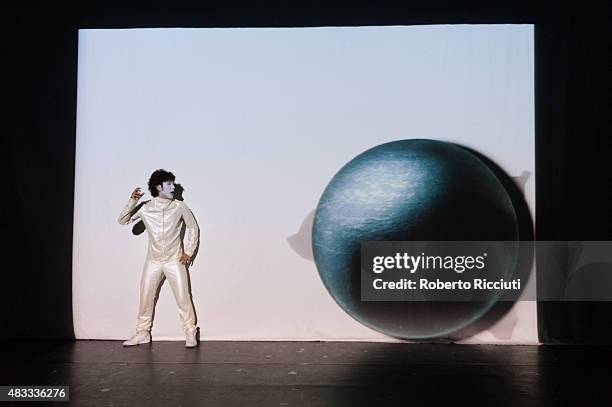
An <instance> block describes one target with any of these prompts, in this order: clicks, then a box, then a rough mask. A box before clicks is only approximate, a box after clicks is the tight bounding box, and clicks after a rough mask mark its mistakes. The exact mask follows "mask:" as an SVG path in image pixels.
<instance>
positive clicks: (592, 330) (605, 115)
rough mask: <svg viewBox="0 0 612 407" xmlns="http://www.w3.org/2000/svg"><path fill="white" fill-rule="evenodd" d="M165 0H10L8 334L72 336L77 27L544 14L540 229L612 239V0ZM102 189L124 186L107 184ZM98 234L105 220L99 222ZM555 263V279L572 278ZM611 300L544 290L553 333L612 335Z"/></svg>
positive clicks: (541, 233)
mask: <svg viewBox="0 0 612 407" xmlns="http://www.w3.org/2000/svg"><path fill="white" fill-rule="evenodd" d="M404 3H409V4H399V3H389V2H384V3H383V2H360V1H351V2H348V1H347V2H327V1H310V2H304V1H302V2H299V3H293V2H284V1H283V2H281V1H276V2H261V3H259V4H257V5H255V4H253V3H238V2H204V3H200V4H201V5H200V8H199V9H197V10H179V9H177V8H175V9H168V8H165V3H162V2H159V1H152V2H148V3H147V4H146V7H143V6H136V5H133V4H132V3H129V4H127V5H126V4H124V5H122V6H115V7H113V6H112V5H111V4H109V3H106V4H105V8H103V9H102V8H98V9H83V8H81V9H60V8H29V9H25V8H13V9H3V17H4V18H3V25H2V44H3V46H2V53H3V62H2V65H3V68H4V69H3V71H4V75H3V78H4V81H3V82H4V83H3V86H2V87H3V98H2V106H3V108H2V124H1V126H2V128H1V131H2V141H1V143H2V144H1V147H2V153H3V157H4V160H3V162H4V163H6V170H5V171H3V173H4V174H5V177H4V179H3V181H2V186H3V187H2V188H1V189H0V190H2V191H4V197H3V199H2V202H3V203H2V208H3V210H2V214H1V220H0V226H1V229H2V232H1V233H2V237H3V241H4V242H5V243H4V247H5V251H4V253H5V256H4V264H3V266H4V267H3V275H4V278H3V283H2V285H1V287H2V288H1V289H2V295H1V296H0V297H1V298H2V303H1V305H2V311H1V312H0V339H3V340H6V339H47V338H72V337H73V330H72V270H71V268H72V216H73V198H74V194H73V191H74V151H75V149H74V147H75V135H76V95H77V93H76V92H77V89H76V73H77V30H78V29H79V28H129V27H176V26H178V27H240V26H243V27H248V26H251V27H255V26H325V25H336V26H339V25H395V24H401V25H410V24H463V23H531V24H535V50H536V54H535V66H536V72H535V79H536V82H535V87H536V99H535V100H536V106H535V111H536V190H537V192H536V201H537V203H536V233H537V237H538V239H540V240H612V239H610V233H611V232H610V230H612V219H611V217H612V215H611V214H610V212H609V211H608V210H607V209H608V207H609V206H610V202H612V201H611V199H610V198H611V197H612V194H611V189H612V183H611V181H612V180H611V174H612V172H611V171H610V164H609V162H610V159H609V157H610V153H611V152H612V145H611V141H610V137H609V136H610V134H611V132H610V119H609V117H610V101H609V100H610V99H609V98H610V83H611V81H610V72H611V70H610V54H609V48H610V47H609V45H610V44H609V40H608V38H609V34H610V33H609V28H608V26H609V10H608V6H607V2H604V1H600V2H581V3H576V4H574V5H572V6H568V5H563V4H560V3H558V2H554V3H553V2H543V1H540V2H532V1H510V0H503V1H495V2H492V1H484V0H474V1H461V0H458V1H412V2H404ZM98 187H99V191H100V199H104V196H105V194H108V193H115V192H116V191H113V189H112V185H100V186H98ZM91 238H92V239H95V238H96V236H95V231H92V236H91ZM563 278H564V275H563V273H562V272H555V271H551V270H544V271H543V274H542V275H541V276H540V280H542V281H543V282H544V284H546V283H547V282H554V281H556V280H558V279H563ZM611 311H612V306H611V305H610V304H609V303H605V302H604V303H567V302H566V303H559V302H557V303H539V304H538V324H539V334H540V339H541V340H542V341H544V342H563V343H574V342H595V341H601V342H609V341H610V340H609V338H610V333H611V332H612V323H611V322H610V321H612V318H610V317H609V316H610V315H611V313H610V312H611Z"/></svg>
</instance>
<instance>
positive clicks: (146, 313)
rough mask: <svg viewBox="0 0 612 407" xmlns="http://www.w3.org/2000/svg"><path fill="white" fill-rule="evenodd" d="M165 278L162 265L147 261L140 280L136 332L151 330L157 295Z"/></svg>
mask: <svg viewBox="0 0 612 407" xmlns="http://www.w3.org/2000/svg"><path fill="white" fill-rule="evenodd" d="M163 277H164V274H163V270H162V264H160V263H156V262H153V261H151V260H148V259H147V261H146V262H145V265H144V269H143V270H142V278H141V279H140V306H139V309H138V322H137V324H136V330H137V331H139V332H142V331H146V332H148V331H150V330H151V325H152V323H153V311H154V309H155V295H156V294H157V289H158V288H159V284H160V283H161V281H162V279H163Z"/></svg>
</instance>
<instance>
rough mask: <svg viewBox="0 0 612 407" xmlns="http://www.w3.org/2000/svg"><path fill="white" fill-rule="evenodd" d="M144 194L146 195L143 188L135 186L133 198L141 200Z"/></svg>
mask: <svg viewBox="0 0 612 407" xmlns="http://www.w3.org/2000/svg"><path fill="white" fill-rule="evenodd" d="M143 195H144V192H142V189H141V188H140V187H138V188H135V189H134V191H133V192H132V199H136V200H139V199H140V198H142V196H143Z"/></svg>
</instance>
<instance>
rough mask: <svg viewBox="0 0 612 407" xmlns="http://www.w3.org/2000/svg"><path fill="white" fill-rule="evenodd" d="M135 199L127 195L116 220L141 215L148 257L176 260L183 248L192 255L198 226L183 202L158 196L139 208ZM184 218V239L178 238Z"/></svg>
mask: <svg viewBox="0 0 612 407" xmlns="http://www.w3.org/2000/svg"><path fill="white" fill-rule="evenodd" d="M137 203H138V200H137V199H134V198H130V200H129V201H128V203H127V205H125V207H124V208H123V210H122V211H121V214H120V215H119V223H120V224H122V225H128V224H130V223H132V222H134V221H136V220H138V219H142V221H143V222H144V224H145V226H146V228H147V233H148V234H149V249H148V253H147V259H148V260H154V261H158V262H160V261H170V260H179V259H180V258H181V255H182V254H183V252H185V254H187V255H188V256H193V252H194V251H195V249H196V247H197V246H198V237H199V236H198V235H199V231H200V230H199V228H198V224H197V223H196V220H195V218H194V217H193V214H192V213H191V210H189V208H188V207H187V205H186V204H185V203H184V202H182V201H177V200H175V199H165V198H160V197H158V196H157V197H155V198H153V199H151V200H150V201H148V202H146V203H145V204H144V205H142V206H141V207H139V208H137V207H136V204H137ZM183 222H184V223H185V237H184V242H181V228H182V225H183ZM181 243H182V244H181Z"/></svg>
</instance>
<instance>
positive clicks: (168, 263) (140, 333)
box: [119, 170, 199, 348]
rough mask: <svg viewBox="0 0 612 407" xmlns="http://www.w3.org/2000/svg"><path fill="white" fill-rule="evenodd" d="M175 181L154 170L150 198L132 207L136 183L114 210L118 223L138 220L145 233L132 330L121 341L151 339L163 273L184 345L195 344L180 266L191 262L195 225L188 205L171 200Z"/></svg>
mask: <svg viewBox="0 0 612 407" xmlns="http://www.w3.org/2000/svg"><path fill="white" fill-rule="evenodd" d="M174 180H175V177H174V175H173V174H172V173H171V172H168V171H165V170H156V171H155V172H153V174H151V178H150V179H149V185H148V186H149V191H150V192H151V195H152V196H153V199H151V200H150V201H148V202H146V203H145V204H144V205H141V206H140V207H137V206H136V205H137V203H138V200H139V199H140V198H141V197H142V196H143V195H144V193H143V192H142V190H141V189H140V188H136V189H134V191H133V192H132V195H131V197H130V199H129V201H128V203H127V205H126V206H125V208H123V210H122V211H121V214H120V215H119V223H120V224H122V225H127V224H130V223H132V222H134V221H136V220H137V219H141V220H142V221H143V223H144V224H145V227H146V229H147V233H148V234H149V246H148V251H147V257H146V260H145V265H144V269H143V272H142V278H141V282H140V306H139V311H138V321H137V324H136V334H135V335H134V336H133V337H132V338H130V339H129V340H127V341H125V342H123V346H134V345H139V344H141V343H149V342H151V334H150V330H151V324H152V322H153V309H154V306H155V294H156V293H157V289H158V287H159V284H160V283H161V281H162V279H163V278H164V276H165V277H166V279H167V280H168V282H169V283H170V287H171V288H172V292H173V294H174V298H175V299H176V304H177V305H178V308H179V315H180V317H181V320H182V323H183V329H184V330H185V337H186V342H185V346H186V347H188V348H193V347H196V346H197V344H198V340H197V330H198V328H197V327H196V325H195V323H196V317H195V310H194V308H193V303H192V301H191V295H190V293H189V279H188V277H187V270H186V267H185V266H187V265H188V264H189V263H190V262H191V259H192V257H193V253H194V251H195V249H196V247H197V245H198V237H199V236H198V235H199V228H198V225H197V223H196V221H195V218H194V217H193V214H192V213H191V211H190V210H189V208H188V207H187V205H186V204H185V203H183V202H182V201H178V200H175V199H174ZM183 223H184V224H185V237H184V242H181V228H182V225H183ZM181 243H183V244H181Z"/></svg>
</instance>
